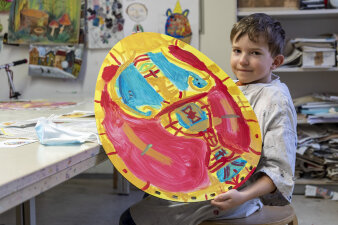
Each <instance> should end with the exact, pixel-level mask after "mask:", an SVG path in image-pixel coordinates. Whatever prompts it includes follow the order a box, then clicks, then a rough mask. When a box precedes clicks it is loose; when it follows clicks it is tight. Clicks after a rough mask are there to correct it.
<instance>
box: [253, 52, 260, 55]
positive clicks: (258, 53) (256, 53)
mask: <svg viewBox="0 0 338 225" xmlns="http://www.w3.org/2000/svg"><path fill="white" fill-rule="evenodd" d="M260 54H261V53H260V52H251V55H260Z"/></svg>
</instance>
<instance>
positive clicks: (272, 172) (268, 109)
mask: <svg viewBox="0 0 338 225" xmlns="http://www.w3.org/2000/svg"><path fill="white" fill-rule="evenodd" d="M283 97H284V96H282V97H281V96H279V97H278V95H277V96H276V95H275V97H271V99H270V100H268V101H266V102H265V103H264V105H265V106H264V108H263V109H262V113H261V115H260V117H261V121H260V124H261V130H262V136H263V148H262V155H261V159H260V162H259V164H258V166H257V169H256V172H255V174H254V180H256V179H258V178H259V177H260V176H262V174H266V175H267V176H269V177H270V178H271V180H272V181H273V183H274V184H275V185H276V187H277V190H276V191H275V192H273V193H270V194H267V195H264V196H262V197H261V200H262V202H263V203H264V204H267V205H286V204H289V203H290V202H291V198H292V192H293V188H294V168H295V158H296V145H297V132H296V123H297V121H296V113H295V110H294V106H293V104H292V102H291V99H290V100H289V99H287V98H285V97H284V98H283Z"/></svg>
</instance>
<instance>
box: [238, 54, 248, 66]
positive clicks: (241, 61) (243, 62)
mask: <svg viewBox="0 0 338 225" xmlns="http://www.w3.org/2000/svg"><path fill="white" fill-rule="evenodd" d="M239 64H241V65H243V66H244V65H248V64H249V60H248V57H247V55H246V54H242V55H241V57H240V59H239Z"/></svg>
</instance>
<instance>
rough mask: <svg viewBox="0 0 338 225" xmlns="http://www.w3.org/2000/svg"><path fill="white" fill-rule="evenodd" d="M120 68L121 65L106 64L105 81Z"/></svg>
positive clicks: (104, 70)
mask: <svg viewBox="0 0 338 225" xmlns="http://www.w3.org/2000/svg"><path fill="white" fill-rule="evenodd" d="M118 69H119V66H116V65H111V66H106V67H105V68H104V69H103V72H102V79H103V80H104V81H105V82H109V81H110V80H111V79H112V78H113V77H114V76H115V74H116V71H117V70H118Z"/></svg>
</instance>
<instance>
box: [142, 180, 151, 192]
mask: <svg viewBox="0 0 338 225" xmlns="http://www.w3.org/2000/svg"><path fill="white" fill-rule="evenodd" d="M149 187H150V182H149V181H147V184H146V185H145V186H144V187H143V188H141V190H142V191H145V190H147V189H148V188H149Z"/></svg>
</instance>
